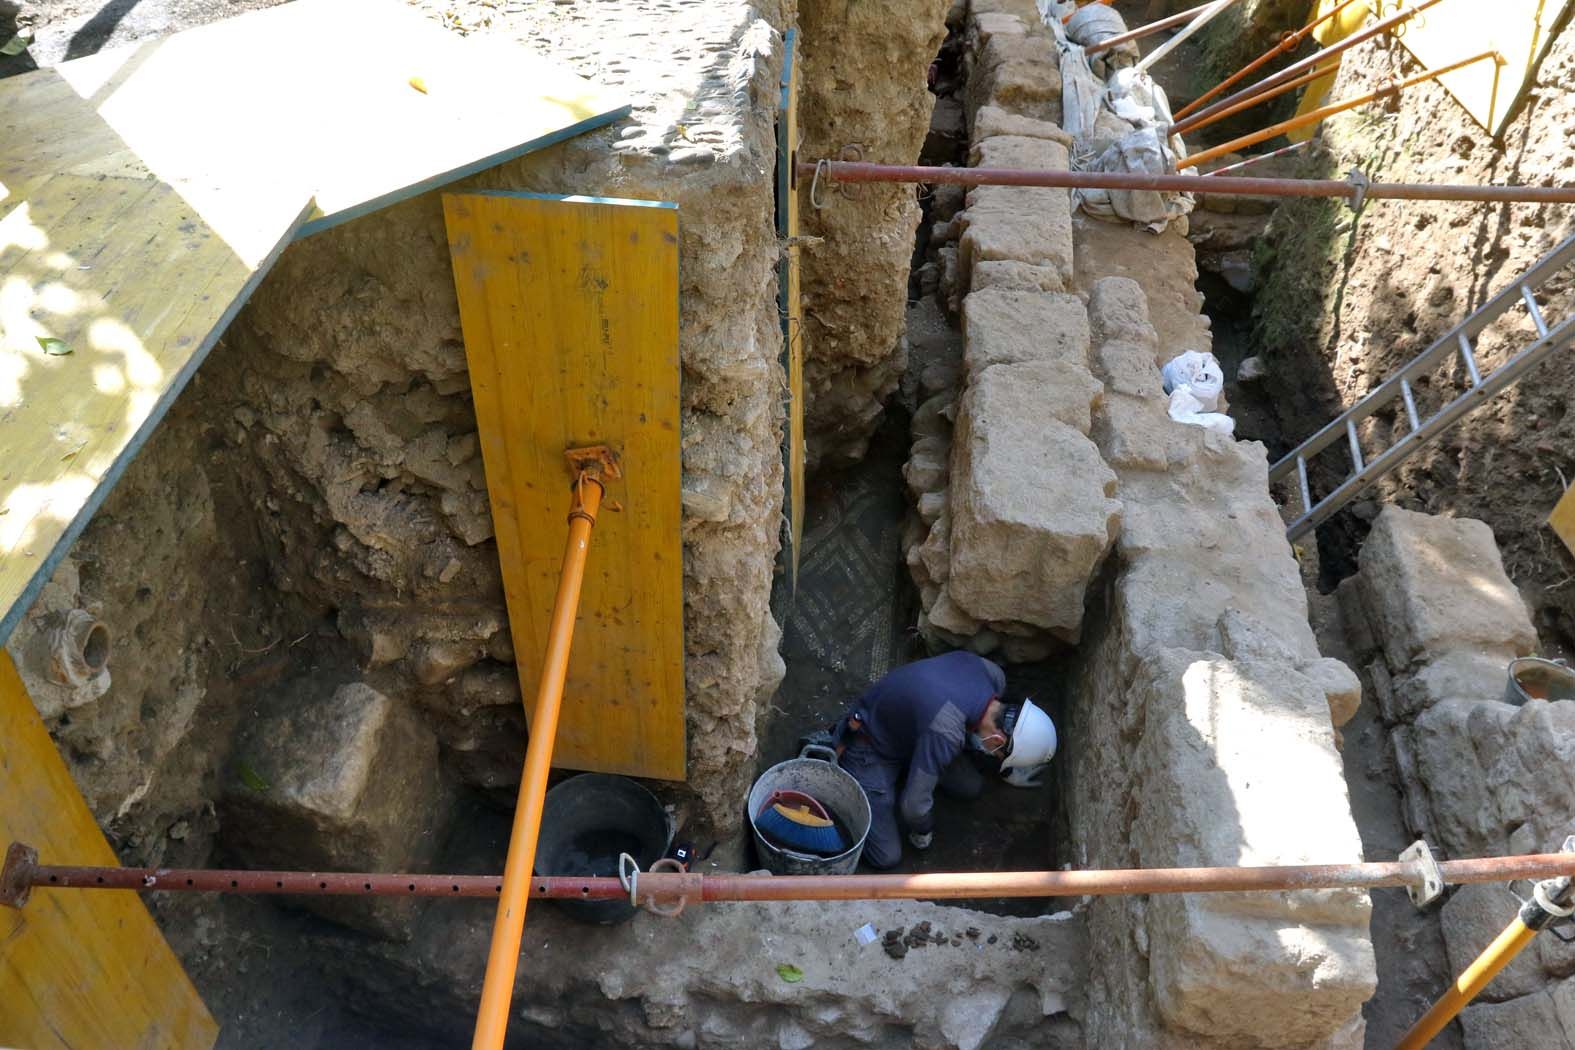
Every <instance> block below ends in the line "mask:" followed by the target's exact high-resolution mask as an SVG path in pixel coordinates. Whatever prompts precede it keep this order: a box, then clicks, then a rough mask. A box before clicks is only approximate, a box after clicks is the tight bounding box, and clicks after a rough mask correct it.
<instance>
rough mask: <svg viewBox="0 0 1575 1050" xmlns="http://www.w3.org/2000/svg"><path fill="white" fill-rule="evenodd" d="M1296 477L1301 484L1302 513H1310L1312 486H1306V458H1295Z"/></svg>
mask: <svg viewBox="0 0 1575 1050" xmlns="http://www.w3.org/2000/svg"><path fill="white" fill-rule="evenodd" d="M1296 476H1297V478H1298V479H1299V480H1300V481H1301V483H1302V513H1304V514H1307V513H1311V512H1312V486H1310V485H1308V484H1307V457H1306V456H1297V457H1296Z"/></svg>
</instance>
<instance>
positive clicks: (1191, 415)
mask: <svg viewBox="0 0 1575 1050" xmlns="http://www.w3.org/2000/svg"><path fill="white" fill-rule="evenodd" d="M1170 418H1171V419H1173V420H1175V421H1176V422H1177V423H1186V424H1188V425H1189V426H1194V427H1202V428H1203V429H1205V430H1212V431H1214V432H1215V433H1216V434H1224V435H1225V436H1226V437H1231V436H1233V435H1234V434H1235V433H1236V421H1235V420H1234V419H1232V418H1231V417H1230V416H1227V415H1225V414H1224V413H1223V412H1210V411H1208V410H1207V409H1206V408H1205V407H1204V403H1203V401H1202V400H1200V399H1199V398H1198V397H1197V396H1196V395H1195V394H1193V392H1192V388H1191V387H1190V386H1188V385H1187V384H1185V383H1183V384H1181V385H1180V386H1178V387H1176V389H1174V390H1172V391H1171V392H1170Z"/></svg>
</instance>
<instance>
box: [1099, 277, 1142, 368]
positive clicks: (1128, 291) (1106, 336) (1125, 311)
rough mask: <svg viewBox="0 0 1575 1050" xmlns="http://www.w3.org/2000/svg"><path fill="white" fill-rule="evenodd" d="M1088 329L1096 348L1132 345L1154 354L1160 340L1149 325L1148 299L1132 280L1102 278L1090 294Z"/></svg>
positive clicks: (1125, 278)
mask: <svg viewBox="0 0 1575 1050" xmlns="http://www.w3.org/2000/svg"><path fill="white" fill-rule="evenodd" d="M1088 325H1089V329H1090V330H1091V332H1092V333H1093V337H1094V344H1095V345H1096V346H1102V345H1104V344H1105V343H1108V342H1116V341H1119V342H1124V343H1131V344H1134V345H1136V346H1141V347H1147V348H1148V350H1149V352H1150V353H1153V352H1154V351H1155V350H1157V349H1158V347H1159V336H1158V334H1157V333H1156V332H1155V331H1154V326H1153V324H1151V323H1150V322H1149V316H1148V297H1147V296H1146V295H1144V294H1143V289H1142V287H1141V286H1140V285H1139V284H1138V283H1137V282H1136V281H1134V280H1132V278H1130V277H1101V278H1100V279H1099V280H1097V281H1095V282H1094V283H1093V285H1092V287H1090V288H1089V291H1088Z"/></svg>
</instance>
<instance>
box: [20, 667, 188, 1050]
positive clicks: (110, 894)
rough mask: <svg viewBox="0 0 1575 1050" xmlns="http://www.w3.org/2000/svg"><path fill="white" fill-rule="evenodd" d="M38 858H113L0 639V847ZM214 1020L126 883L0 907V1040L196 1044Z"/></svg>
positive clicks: (165, 1046)
mask: <svg viewBox="0 0 1575 1050" xmlns="http://www.w3.org/2000/svg"><path fill="white" fill-rule="evenodd" d="M10 842H25V843H27V844H28V845H30V846H32V847H34V848H35V849H37V850H38V853H39V859H40V860H41V861H43V862H44V863H49V862H51V861H53V862H55V863H73V864H93V865H117V864H119V863H120V861H119V860H118V859H117V858H116V857H115V853H114V851H113V850H111V849H110V848H109V843H107V842H106V841H104V836H103V834H102V833H101V832H100V831H99V829H98V825H97V824H96V823H94V821H93V814H92V813H90V812H89V811H88V808H87V804H86V803H84V802H83V801H82V796H81V795H80V794H79V793H78V791H77V787H76V784H75V783H74V782H73V781H72V779H71V773H70V771H69V770H67V769H66V765H65V763H64V762H63V761H62V760H61V758H60V753H59V752H58V751H57V750H56V749H55V742H54V741H53V740H51V739H50V738H49V733H48V732H47V731H46V730H45V729H44V724H43V722H42V721H41V720H40V719H39V717H38V712H37V711H36V710H34V708H33V702H32V700H31V699H29V698H28V695H27V690H26V689H25V688H24V687H23V685H22V681H21V679H20V678H19V677H18V676H17V673H16V668H15V666H13V665H12V663H11V658H10V657H9V656H7V655H6V653H5V651H4V650H3V649H0V848H3V846H4V844H8V843H10ZM218 1030H219V1029H218V1025H217V1024H216V1023H215V1022H214V1020H213V1018H212V1017H211V1016H209V1014H208V1010H207V1008H206V1007H205V1006H203V1004H202V1000H201V999H200V998H199V997H198V995H197V991H196V989H195V988H193V987H192V986H191V981H190V980H188V979H187V977H186V973H185V971H184V970H182V969H181V965H180V961H179V960H178V959H176V958H175V953H174V952H172V951H171V950H170V947H169V945H168V944H166V943H165V941H164V938H163V936H162V935H161V934H160V933H159V930H158V927H157V926H155V925H154V923H153V919H152V917H151V916H150V915H148V912H147V909H146V908H144V907H143V906H142V901H140V900H139V899H138V898H137V895H136V894H135V893H132V892H130V891H129V890H47V889H39V890H34V891H33V897H32V899H31V900H30V901H28V902H27V904H26V905H25V906H24V907H23V908H21V909H20V910H16V909H11V908H6V907H0V1046H6V1047H19V1048H26V1050H56V1048H61V1050H64V1048H68V1047H69V1048H72V1050H97V1048H100V1047H102V1048H106V1050H107V1048H115V1050H121V1048H128V1050H130V1048H138V1050H141V1048H145V1050H177V1048H178V1050H185V1048H193V1050H205V1048H207V1047H211V1046H212V1045H213V1042H214V1039H215V1038H216V1037H217V1035H218Z"/></svg>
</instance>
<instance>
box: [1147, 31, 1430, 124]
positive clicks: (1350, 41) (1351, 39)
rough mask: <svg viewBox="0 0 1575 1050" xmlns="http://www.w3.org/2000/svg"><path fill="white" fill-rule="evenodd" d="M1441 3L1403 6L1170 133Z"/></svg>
mask: <svg viewBox="0 0 1575 1050" xmlns="http://www.w3.org/2000/svg"><path fill="white" fill-rule="evenodd" d="M1438 2H1439V0H1420V2H1419V3H1417V4H1414V5H1412V6H1411V7H1403V8H1401V9H1400V10H1399V11H1397V12H1395V13H1394V14H1392V15H1390V16H1389V17H1388V18H1384V19H1381V20H1379V21H1377V22H1374V23H1373V24H1372V25H1370V26H1368V27H1367V28H1366V29H1364V30H1362V31H1361V32H1360V33H1353V34H1352V35H1351V36H1348V37H1346V38H1345V39H1344V40H1341V41H1340V42H1339V43H1337V44H1330V45H1329V46H1328V47H1326V48H1323V49H1322V50H1319V51H1316V52H1314V53H1313V54H1311V55H1308V56H1307V57H1306V58H1304V59H1301V60H1300V61H1298V62H1292V63H1291V64H1290V65H1288V66H1286V67H1285V68H1284V69H1282V70H1280V71H1279V72H1278V73H1275V74H1273V75H1271V76H1268V77H1265V78H1264V79H1262V80H1260V81H1258V82H1257V83H1256V84H1252V85H1250V86H1248V87H1245V88H1242V89H1241V90H1240V91H1237V92H1236V93H1235V94H1232V95H1227V96H1225V97H1224V98H1223V99H1221V100H1220V101H1218V102H1216V103H1214V104H1213V105H1212V106H1207V107H1205V108H1203V109H1200V110H1198V111H1197V112H1195V113H1193V114H1192V115H1191V116H1189V117H1187V118H1186V119H1184V120H1178V121H1176V123H1174V124H1172V125H1171V128H1170V133H1171V134H1172V135H1184V134H1186V133H1187V132H1188V131H1190V130H1192V129H1193V128H1195V127H1198V126H1199V125H1200V124H1204V123H1207V122H1208V120H1209V119H1210V118H1211V117H1213V116H1214V115H1216V114H1218V113H1219V112H1220V111H1221V110H1223V109H1226V108H1228V107H1230V106H1232V105H1234V104H1235V103H1238V102H1240V101H1242V100H1243V99H1246V98H1250V97H1252V96H1253V95H1256V94H1259V93H1260V92H1263V91H1267V90H1268V89H1270V88H1272V87H1276V86H1278V85H1280V84H1283V83H1285V82H1286V81H1287V80H1291V79H1294V78H1295V77H1298V76H1301V75H1302V74H1303V73H1305V72H1307V71H1308V70H1309V69H1313V68H1316V67H1318V66H1321V65H1323V64H1324V63H1325V62H1326V61H1327V60H1328V59H1331V58H1333V57H1334V56H1336V55H1338V54H1341V53H1342V52H1345V51H1348V50H1350V49H1351V48H1353V47H1355V46H1356V45H1357V44H1361V43H1364V42H1365V41H1368V40H1371V39H1372V38H1373V37H1375V36H1378V35H1380V34H1382V33H1387V32H1388V31H1389V30H1391V29H1393V28H1394V27H1395V26H1398V25H1400V24H1402V23H1404V22H1405V21H1407V20H1408V19H1411V18H1414V17H1415V16H1416V15H1418V14H1421V13H1422V12H1423V11H1426V10H1427V9H1428V8H1430V7H1432V6H1433V5H1434V4H1436V3H1438Z"/></svg>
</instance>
